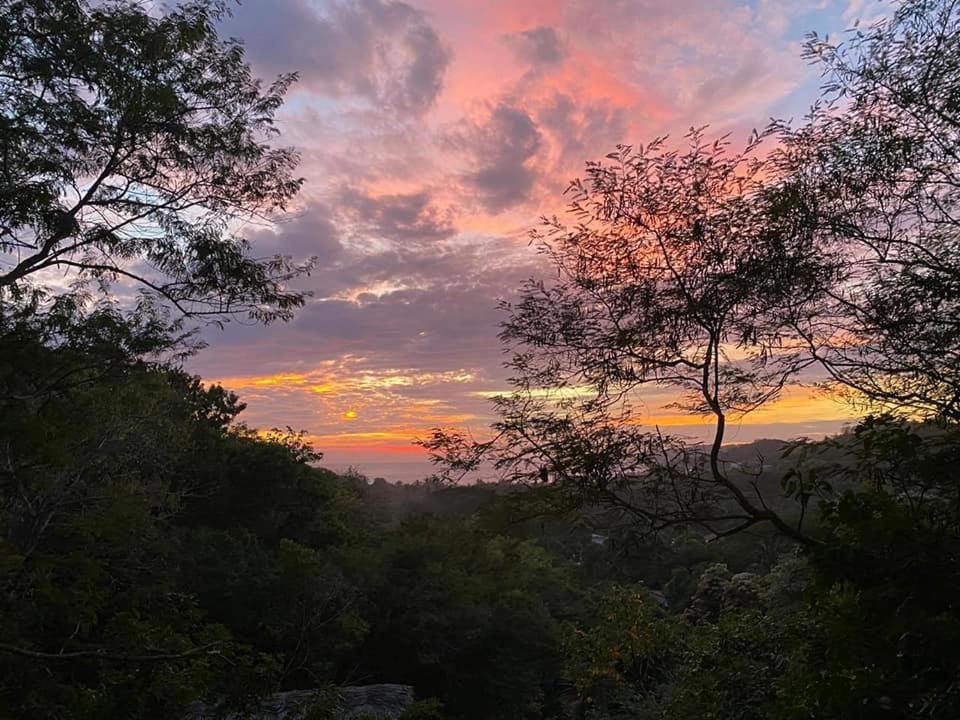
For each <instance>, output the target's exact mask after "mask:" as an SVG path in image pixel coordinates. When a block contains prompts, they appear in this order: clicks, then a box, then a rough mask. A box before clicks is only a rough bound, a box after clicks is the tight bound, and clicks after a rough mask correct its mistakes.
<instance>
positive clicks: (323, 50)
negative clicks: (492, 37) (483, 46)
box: [224, 0, 451, 115]
mask: <svg viewBox="0 0 960 720" xmlns="http://www.w3.org/2000/svg"><path fill="white" fill-rule="evenodd" d="M224 29H225V31H226V33H227V34H230V35H234V36H237V37H240V38H242V40H243V41H244V43H245V45H246V48H247V52H248V55H249V57H250V58H251V59H252V61H253V63H254V65H255V66H256V68H257V70H258V71H260V72H264V73H268V74H278V73H285V72H298V73H300V78H301V86H302V87H305V88H307V89H308V90H310V91H312V92H315V93H319V94H324V95H328V96H331V97H343V96H351V95H353V96H359V97H363V98H366V99H367V100H369V101H372V102H373V103H374V104H375V105H377V106H379V107H383V108H386V109H390V110H393V111H395V112H398V113H401V114H405V115H419V114H422V113H423V112H425V111H426V110H427V109H429V108H430V107H431V106H432V105H433V103H434V101H435V100H436V98H437V95H438V94H439V93H440V90H441V88H442V86H443V76H444V72H445V71H446V68H447V65H448V64H449V63H450V59H451V53H450V50H449V49H448V48H447V47H446V46H445V45H444V44H443V43H442V42H441V41H440V38H439V36H438V35H437V33H436V31H435V30H434V29H433V27H432V26H431V25H430V23H429V22H428V21H427V18H426V16H425V15H424V14H423V13H422V12H420V11H419V10H417V9H416V8H414V7H412V6H410V5H407V4H406V3H403V2H398V1H397V0H353V1H352V2H334V3H332V4H330V5H328V6H326V7H325V8H324V9H323V10H322V11H321V10H318V9H316V8H315V7H314V6H313V5H312V4H311V3H309V2H308V0H271V1H270V2H251V3H249V4H245V5H242V6H241V7H240V8H239V9H238V10H237V11H236V12H235V14H234V16H233V17H232V18H230V19H229V20H228V21H227V22H226V23H225V28H224Z"/></svg>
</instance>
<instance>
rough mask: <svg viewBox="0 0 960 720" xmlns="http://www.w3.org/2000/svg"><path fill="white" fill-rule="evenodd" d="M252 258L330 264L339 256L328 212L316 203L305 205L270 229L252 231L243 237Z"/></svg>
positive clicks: (336, 234)
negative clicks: (274, 257) (283, 257)
mask: <svg viewBox="0 0 960 720" xmlns="http://www.w3.org/2000/svg"><path fill="white" fill-rule="evenodd" d="M246 236H247V239H248V240H249V241H250V244H251V246H252V247H253V251H254V254H256V255H289V256H292V257H294V258H300V259H303V258H309V257H316V258H317V260H318V261H319V262H322V263H327V264H328V263H330V262H332V261H334V260H336V259H337V258H339V257H340V256H341V255H342V253H343V244H342V243H341V241H340V231H339V230H338V229H337V226H336V224H335V223H334V221H333V220H332V219H331V213H330V210H329V208H327V207H326V206H325V205H322V204H320V203H314V204H311V205H308V206H307V207H305V208H304V209H303V210H301V211H300V212H297V213H294V214H292V215H290V216H287V217H285V218H283V219H281V220H280V221H279V222H277V223H276V224H275V225H274V226H273V227H270V228H255V229H253V230H252V231H250V232H248V233H246Z"/></svg>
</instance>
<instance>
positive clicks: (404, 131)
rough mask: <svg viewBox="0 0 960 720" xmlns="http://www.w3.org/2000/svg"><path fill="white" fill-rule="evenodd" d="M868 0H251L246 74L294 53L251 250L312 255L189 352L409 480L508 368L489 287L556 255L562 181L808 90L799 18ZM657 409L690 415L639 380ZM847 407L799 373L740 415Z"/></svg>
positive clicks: (768, 429)
mask: <svg viewBox="0 0 960 720" xmlns="http://www.w3.org/2000/svg"><path fill="white" fill-rule="evenodd" d="M882 9H883V6H882V5H878V4H877V3H876V2H875V1H874V0H849V1H848V0H823V1H821V2H818V1H817V0H749V1H747V0H512V1H510V2H507V1H504V0H409V2H391V1H389V0H343V1H342V2H328V1H326V0H244V2H243V4H242V6H240V7H239V8H238V9H237V10H236V12H235V14H234V17H233V18H232V19H230V20H229V21H228V22H227V23H225V27H224V32H225V33H226V34H228V35H231V36H235V37H238V38H241V39H242V40H243V41H244V43H245V44H246V47H247V51H248V56H249V59H250V61H251V63H252V64H253V67H254V69H255V71H256V73H257V74H259V75H261V76H264V77H271V76H274V75H276V74H277V73H281V72H288V71H297V72H299V73H300V82H299V83H298V84H297V85H296V86H295V88H294V89H293V91H292V92H291V94H290V96H289V98H288V102H287V105H286V107H285V108H284V110H283V111H282V114H281V118H282V122H281V125H280V130H281V133H282V135H281V141H282V143H283V144H286V145H292V146H295V147H296V148H298V149H299V150H300V151H301V153H302V156H303V164H302V169H301V173H302V174H303V175H304V176H305V178H306V184H305V186H304V190H303V192H302V194H301V195H300V197H299V200H298V204H297V206H296V207H294V208H292V209H291V213H290V215H289V216H288V217H287V218H285V220H284V221H283V222H282V223H281V224H280V225H278V226H277V227H276V228H268V227H264V228H260V229H255V230H253V231H251V235H250V237H251V240H252V241H253V242H254V247H255V249H256V252H257V254H272V253H274V252H280V253H283V254H292V255H294V256H297V257H307V256H314V255H315V256H317V257H318V266H317V270H316V272H314V273H313V274H312V275H311V276H310V277H308V278H303V279H302V280H301V281H299V285H300V286H301V287H303V288H306V289H310V290H312V291H313V293H314V295H313V297H312V298H311V299H310V301H309V302H308V304H307V306H306V307H305V308H304V309H303V310H301V311H300V312H299V314H298V316H297V318H296V319H295V320H293V321H292V322H290V323H287V324H278V325H271V326H269V327H266V328H264V327H260V326H255V325H247V324H243V323H236V322H234V323H230V324H228V325H227V326H226V327H225V328H224V329H223V330H216V329H212V328H211V329H209V330H208V331H206V333H205V336H206V340H207V342H208V343H209V347H208V349H206V350H205V351H203V352H202V353H200V354H199V355H198V356H197V357H196V358H194V359H192V360H191V362H190V366H189V368H190V369H191V370H192V371H194V372H197V373H199V374H200V375H201V376H202V377H203V378H204V379H206V380H208V381H219V382H222V383H223V384H224V385H226V386H227V387H229V388H231V389H233V390H236V391H237V392H238V393H240V395H241V397H242V398H243V399H244V400H245V401H246V402H247V403H248V406H249V407H248V410H247V412H246V413H245V414H244V417H245V419H246V421H247V422H248V423H249V424H251V425H253V426H256V427H262V428H268V427H272V426H286V425H290V426H292V427H294V428H296V429H300V428H302V429H304V430H306V431H307V433H308V434H309V435H310V436H311V438H312V440H313V442H314V443H315V445H316V447H317V449H319V450H321V451H323V452H325V453H326V463H327V464H329V465H330V466H332V467H337V468H344V467H346V466H348V465H355V466H357V467H358V468H359V469H360V470H362V471H364V472H366V473H367V474H369V475H371V476H374V475H384V476H386V477H388V478H389V479H397V480H413V479H416V478H417V477H420V476H422V475H424V474H426V472H427V471H428V467H427V464H426V462H425V460H424V457H423V455H422V453H421V452H420V451H419V449H418V448H416V447H414V446H413V445H412V440H413V439H414V438H415V437H416V436H423V435H425V434H426V432H427V431H428V430H429V428H431V427H433V426H437V425H444V426H457V427H464V428H469V429H471V430H473V431H474V432H478V433H481V432H482V431H483V429H484V428H485V427H486V425H487V424H488V422H489V420H490V418H491V412H490V403H489V398H490V396H491V395H494V394H496V393H497V392H499V391H503V390H505V389H506V388H507V385H506V384H505V376H506V372H505V371H504V370H503V369H502V367H501V364H502V363H503V361H504V355H503V351H502V349H501V347H500V344H499V342H498V340H497V337H496V336H497V331H498V323H499V321H500V319H501V316H500V313H499V311H498V310H497V307H496V305H497V300H498V299H500V298H505V299H509V298H510V297H511V295H512V293H513V292H514V289H515V288H517V287H518V286H519V285H520V283H521V282H522V280H524V279H525V278H527V277H530V276H540V275H546V274H547V273H549V268H547V267H546V266H545V265H544V264H543V263H542V261H541V260H540V259H538V257H537V256H536V254H535V252H534V251H533V249H531V248H530V247H529V246H528V241H527V233H528V231H529V230H530V229H531V228H532V227H534V226H535V225H536V223H537V218H538V217H539V216H540V215H541V214H544V213H553V212H560V211H562V209H563V206H564V200H563V197H562V191H563V189H564V187H565V186H566V184H567V182H568V181H569V180H570V179H571V178H573V177H575V176H576V175H578V174H579V173H580V172H581V169H582V167H583V163H584V161H585V160H589V159H597V158H600V157H602V156H603V155H605V154H606V153H608V152H610V151H611V150H613V149H614V146H615V145H616V144H617V143H620V142H625V143H640V142H644V141H647V140H650V139H651V138H653V137H654V136H658V135H661V134H671V135H674V136H678V135H682V134H683V133H684V132H685V131H686V129H688V128H689V127H690V126H693V125H702V124H710V126H711V130H710V132H711V133H715V134H721V133H725V132H731V133H732V138H733V139H734V140H735V141H745V140H746V138H747V135H748V133H749V131H750V129H751V128H753V127H757V126H761V125H763V124H764V123H765V122H766V121H767V119H768V118H769V117H771V116H776V117H786V118H790V117H793V118H800V117H801V116H802V115H803V113H804V112H805V110H806V107H807V106H808V105H809V103H810V102H811V101H812V99H813V98H814V97H815V95H816V90H817V86H818V84H819V79H818V76H817V73H816V69H815V68H811V67H809V66H808V65H807V64H806V62H805V61H804V60H803V59H802V58H801V57H800V44H801V42H802V40H803V37H804V35H805V33H806V32H807V31H809V30H817V31H818V32H820V33H821V34H823V33H831V34H837V33H839V32H842V31H843V29H844V28H846V27H849V26H851V25H852V24H853V23H854V22H855V21H856V20H857V19H858V18H860V19H862V20H868V19H870V18H871V17H873V16H874V15H876V14H877V13H878V12H879V11H881V10H882ZM644 399H645V401H646V405H645V407H646V413H647V416H648V417H647V418H646V419H647V420H649V422H651V423H658V424H661V425H664V426H669V427H670V428H671V429H672V430H674V431H676V432H680V433H683V434H685V435H689V436H694V437H696V436H700V435H702V434H703V433H704V430H705V428H704V426H703V425H702V424H700V423H699V422H698V421H697V420H695V419H694V420H692V419H690V418H687V417H683V416H678V415H677V414H676V411H670V410H664V409H663V406H664V405H665V404H667V403H669V402H670V400H671V399H672V398H671V397H670V395H669V393H667V392H659V393H651V394H649V395H648V396H645V398H644ZM849 413H850V411H849V410H848V409H846V408H845V407H843V406H841V405H838V404H836V403H834V402H833V401H831V400H829V399H827V398H823V397H816V396H813V395H812V394H811V391H809V390H805V389H796V390H793V391H791V392H790V393H788V394H787V395H786V396H785V398H784V399H783V400H782V401H781V402H780V403H779V404H777V405H776V406H772V407H770V408H767V409H765V410H764V411H763V412H761V413H758V414H756V415H755V416H752V417H750V418H749V419H747V420H745V421H743V422H742V423H741V424H739V425H737V426H735V427H734V428H733V430H732V432H731V440H732V441H734V442H741V441H748V440H752V439H755V438H757V437H793V436H797V435H810V436H815V435H818V434H821V435H822V434H823V433H825V432H829V431H833V430H836V429H838V428H839V427H841V426H842V424H843V421H844V418H845V417H847V416H848V415H849Z"/></svg>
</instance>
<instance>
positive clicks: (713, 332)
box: [426, 130, 836, 542]
mask: <svg viewBox="0 0 960 720" xmlns="http://www.w3.org/2000/svg"><path fill="white" fill-rule="evenodd" d="M687 139H688V141H689V147H688V148H687V150H686V151H684V152H681V151H677V150H672V149H667V146H666V141H665V140H664V139H658V140H655V141H654V142H652V143H651V144H649V145H648V146H646V147H641V148H637V149H634V148H632V147H630V146H621V147H620V148H619V149H618V151H617V152H616V153H612V154H611V155H609V156H607V157H608V161H609V162H591V163H588V164H587V170H586V173H587V179H586V181H580V180H577V181H574V183H572V185H571V187H570V192H571V193H572V196H573V200H572V202H571V205H570V213H571V214H572V215H573V216H575V217H576V219H577V222H576V224H575V225H573V226H567V225H566V224H564V223H563V222H562V221H561V220H560V219H558V218H555V217H554V218H549V219H545V220H544V223H545V226H546V229H545V231H542V232H536V233H535V234H534V238H535V240H537V241H538V242H539V243H540V247H541V248H542V250H543V251H544V252H545V253H546V254H547V256H548V257H549V259H550V260H551V261H552V263H553V265H554V266H555V267H556V269H557V280H556V281H555V282H553V283H552V284H549V285H547V284H545V283H543V282H541V281H534V280H531V281H530V282H528V283H527V284H526V285H525V286H524V288H523V290H522V297H521V300H520V301H519V302H518V303H517V304H515V305H508V306H506V310H507V312H508V313H509V315H508V319H507V320H506V321H505V323H504V325H503V333H502V335H501V337H502V339H503V340H504V341H505V343H507V344H508V345H510V346H512V347H513V348H514V349H515V350H516V353H515V355H514V358H513V360H512V361H511V363H510V367H511V369H512V370H514V377H513V380H512V381H511V382H512V383H513V385H514V387H515V389H516V392H514V393H512V394H511V395H509V396H505V397H501V398H499V399H498V400H497V401H496V402H497V404H498V411H499V413H500V415H501V420H500V421H499V422H497V423H496V425H495V426H494V431H495V439H494V440H492V441H491V442H489V443H481V444H479V445H473V446H471V445H470V443H468V442H467V441H466V439H465V438H464V437H462V436H459V435H456V434H453V435H449V434H445V433H443V432H438V433H437V434H436V435H434V437H433V438H432V439H431V440H429V441H428V442H427V443H426V444H427V446H428V447H430V448H431V449H433V450H434V451H435V452H438V453H441V454H442V455H443V457H444V459H445V460H446V461H449V462H452V465H453V467H456V468H463V469H469V468H471V467H473V466H475V465H476V463H477V462H478V460H479V457H480V456H481V455H483V454H486V453H490V452H493V453H494V454H495V456H496V465H497V467H498V468H499V469H500V470H501V471H503V472H505V473H506V474H507V475H508V476H509V477H510V479H512V480H514V481H521V482H529V483H537V482H539V481H544V480H547V481H550V482H551V483H552V484H553V485H554V487H555V488H556V489H557V490H558V491H559V492H560V493H561V494H564V495H566V496H567V497H568V498H569V499H570V501H571V503H574V504H575V503H577V502H580V501H582V500H584V499H585V500H587V501H589V502H594V501H596V502H600V503H602V504H606V505H608V506H610V507H612V508H614V509H616V510H619V511H622V512H623V513H625V514H627V515H628V516H630V517H631V518H633V519H634V520H635V521H639V522H640V523H642V524H643V525H644V526H646V527H648V528H649V529H651V530H655V531H656V530H663V529H666V528H668V527H672V526H676V525H682V524H689V523H695V524H697V525H699V526H701V527H703V528H704V529H706V530H707V531H709V532H711V533H714V534H716V535H724V534H730V533H733V532H737V531H739V530H742V529H746V528H748V527H752V526H754V525H756V524H757V523H761V522H771V523H773V524H774V525H775V526H776V527H777V528H778V530H780V531H781V532H782V533H784V534H786V535H788V536H789V537H792V538H794V539H797V540H800V541H803V542H808V541H809V538H807V536H806V535H805V534H804V533H803V532H802V531H801V530H800V529H799V528H798V527H797V526H794V525H791V524H788V523H787V521H785V520H783V519H782V518H781V517H780V516H779V515H778V514H777V513H775V512H773V511H772V510H771V509H770V508H769V507H768V506H767V505H766V503H765V500H764V498H763V496H762V494H761V493H760V491H759V488H758V487H757V485H756V484H755V483H754V485H753V487H752V488H751V487H750V486H749V484H748V483H746V482H745V481H742V480H741V481H737V480H735V479H734V478H733V477H732V475H731V474H730V473H729V472H728V469H727V468H726V467H725V465H724V463H723V461H722V458H721V446H722V444H723V442H724V437H725V429H726V422H727V419H728V417H730V416H742V415H743V414H746V413H749V412H751V411H752V410H754V409H756V408H758V407H760V406H762V405H763V404H765V403H767V402H770V401H772V400H774V399H776V398H777V397H778V395H779V394H780V392H781V391H782V390H783V388H784V387H785V386H786V385H787V384H788V383H790V382H792V381H793V380H794V379H795V378H796V377H797V375H798V373H800V372H801V371H802V370H803V369H804V368H806V367H808V366H810V365H811V364H812V363H813V362H814V361H813V359H812V358H810V357H809V356H807V355H806V354H804V352H803V349H804V348H803V342H802V337H801V336H799V335H797V334H796V332H795V331H794V330H793V327H794V326H795V325H796V324H797V323H798V322H800V319H801V318H803V317H805V316H806V314H807V313H808V312H809V308H810V307H811V304H812V303H813V302H814V301H815V300H816V299H817V294H816V293H817V290H818V289H819V288H820V287H821V286H822V285H823V284H824V283H827V282H830V281H831V280H832V277H833V275H834V274H835V273H836V267H835V262H834V259H833V258H830V257H824V256H822V255H820V254H819V253H818V248H817V247H816V246H815V245H814V243H813V235H812V233H809V232H807V231H806V228H805V224H804V222H803V218H798V217H795V215H794V213H793V212H791V210H792V208H793V207H794V206H783V204H782V198H781V197H779V196H768V193H767V182H768V180H767V176H768V175H769V173H770V172H771V171H772V170H773V168H771V167H770V166H769V164H768V163H766V162H765V161H764V160H762V159H760V158H759V157H758V153H757V148H758V145H759V143H760V141H761V140H762V136H761V135H755V136H754V137H753V138H752V139H751V141H750V143H749V144H748V146H747V147H746V149H745V150H744V151H742V152H740V153H732V154H731V153H729V151H728V145H729V143H728V142H727V141H726V140H725V139H721V140H717V141H715V142H713V143H707V142H705V140H704V138H703V134H702V131H701V130H693V131H691V133H690V134H689V135H688V136H687ZM650 387H661V388H662V387H666V388H670V389H671V390H673V391H674V392H675V393H677V394H678V395H679V398H678V400H677V402H676V407H679V408H681V409H683V410H686V411H688V412H689V413H691V414H692V415H694V416H707V417H710V418H711V419H712V420H713V421H714V422H715V433H714V438H713V442H712V444H711V445H710V447H709V449H708V450H707V451H706V452H701V451H700V450H699V449H690V448H686V447H685V446H684V445H683V444H682V443H680V442H678V441H676V440H672V439H669V438H663V437H661V436H660V434H659V433H658V432H650V431H648V430H644V429H641V428H640V427H639V426H638V422H637V418H636V414H635V411H634V406H635V404H636V403H637V402H642V395H641V394H640V393H641V392H642V391H643V390H645V389H648V388H650Z"/></svg>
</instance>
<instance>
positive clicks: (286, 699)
mask: <svg viewBox="0 0 960 720" xmlns="http://www.w3.org/2000/svg"><path fill="white" fill-rule="evenodd" d="M331 702H332V703H335V705H336V714H335V717H336V720H360V719H361V718H363V719H364V720H367V718H371V719H372V718H377V720H395V718H398V717H400V715H402V714H403V712H404V711H405V710H406V709H407V708H408V707H410V705H412V704H413V688H412V687H410V686H409V685H392V684H382V685H357V686H354V687H342V688H337V689H336V691H335V693H334V694H333V695H332V696H331V693H330V692H328V691H321V690H292V691H290V692H282V693H276V694H274V695H271V696H270V697H268V698H265V699H264V700H262V701H261V702H260V704H259V705H258V706H257V707H255V708H252V709H250V710H249V711H248V712H247V713H245V714H243V715H240V714H236V713H231V714H228V715H218V714H217V709H216V707H215V706H211V705H208V704H206V703H202V702H196V703H193V705H191V707H190V709H189V711H188V712H187V715H186V717H185V718H184V720H214V719H216V720H241V719H242V720H306V718H309V717H310V711H311V709H313V708H318V707H323V706H324V705H328V704H330V703H331ZM321 717H323V716H322V715H321Z"/></svg>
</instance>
